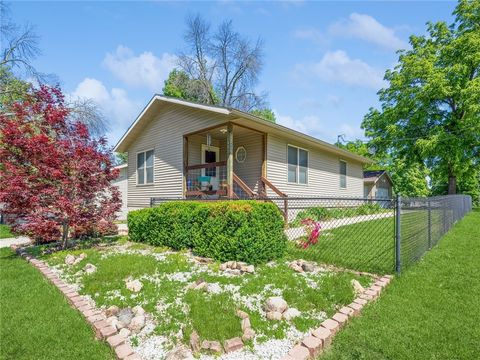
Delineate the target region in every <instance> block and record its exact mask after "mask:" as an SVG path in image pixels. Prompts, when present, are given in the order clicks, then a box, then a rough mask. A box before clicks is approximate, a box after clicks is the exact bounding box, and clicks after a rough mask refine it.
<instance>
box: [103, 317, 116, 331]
mask: <svg viewBox="0 0 480 360" xmlns="http://www.w3.org/2000/svg"><path fill="white" fill-rule="evenodd" d="M105 321H106V322H107V324H109V325H111V326H113V327H114V328H117V324H118V323H119V322H120V321H118V318H117V317H116V316H110V317H108V318H107V320H105Z"/></svg>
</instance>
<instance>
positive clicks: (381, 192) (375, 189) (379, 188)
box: [363, 170, 393, 199]
mask: <svg viewBox="0 0 480 360" xmlns="http://www.w3.org/2000/svg"><path fill="white" fill-rule="evenodd" d="M363 182H364V185H363V187H364V190H363V197H365V198H369V199H390V198H391V197H392V196H393V182H392V178H391V177H390V175H389V174H388V172H387V171H386V170H374V171H364V172H363Z"/></svg>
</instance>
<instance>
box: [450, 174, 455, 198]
mask: <svg viewBox="0 0 480 360" xmlns="http://www.w3.org/2000/svg"><path fill="white" fill-rule="evenodd" d="M456 193H457V177H456V176H455V175H452V174H450V175H448V195H454V194H456Z"/></svg>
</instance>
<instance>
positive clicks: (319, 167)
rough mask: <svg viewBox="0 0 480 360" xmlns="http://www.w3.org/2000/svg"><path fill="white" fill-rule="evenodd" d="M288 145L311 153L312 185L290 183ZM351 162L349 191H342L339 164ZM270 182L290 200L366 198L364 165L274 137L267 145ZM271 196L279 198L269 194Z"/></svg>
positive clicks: (348, 169)
mask: <svg viewBox="0 0 480 360" xmlns="http://www.w3.org/2000/svg"><path fill="white" fill-rule="evenodd" d="M287 145H293V146H297V147H300V148H302V149H306V150H307V151H308V183H307V184H306V185H302V184H292V183H289V182H288V181H287ZM340 160H345V161H346V162H347V188H346V189H341V188H340V165H339V161H340ZM267 178H268V179H269V180H270V181H271V182H272V184H273V185H275V186H276V187H278V188H279V189H280V190H281V191H282V192H284V193H286V194H287V195H288V196H290V197H291V196H349V197H360V198H361V197H363V170H362V164H361V163H359V162H354V161H351V160H346V159H343V158H341V157H339V156H337V155H335V154H330V153H328V152H325V151H321V150H317V149H314V148H311V147H309V146H307V145H305V144H302V143H299V142H296V141H291V140H289V139H286V138H281V137H278V136H274V135H270V134H269V135H268V141H267ZM268 194H269V195H273V196H275V194H274V193H272V192H269V193H268Z"/></svg>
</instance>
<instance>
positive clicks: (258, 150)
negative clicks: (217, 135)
mask: <svg viewBox="0 0 480 360" xmlns="http://www.w3.org/2000/svg"><path fill="white" fill-rule="evenodd" d="M262 138H263V135H262V134H259V133H256V132H253V131H252V132H247V133H243V134H241V135H235V131H234V133H233V151H234V155H235V152H236V151H237V148H238V147H239V146H243V147H244V148H245V150H246V151H247V159H246V160H245V162H243V163H239V162H237V160H236V159H235V158H234V160H233V171H234V172H235V174H237V176H238V177H240V178H241V179H242V180H243V181H244V182H245V183H246V184H247V185H248V187H249V188H250V189H252V190H253V191H255V192H258V184H259V181H260V177H261V176H262V154H263V149H262V145H263V139H262Z"/></svg>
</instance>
